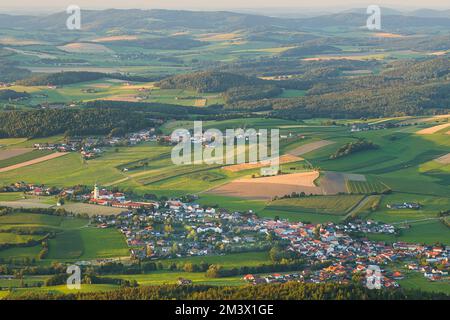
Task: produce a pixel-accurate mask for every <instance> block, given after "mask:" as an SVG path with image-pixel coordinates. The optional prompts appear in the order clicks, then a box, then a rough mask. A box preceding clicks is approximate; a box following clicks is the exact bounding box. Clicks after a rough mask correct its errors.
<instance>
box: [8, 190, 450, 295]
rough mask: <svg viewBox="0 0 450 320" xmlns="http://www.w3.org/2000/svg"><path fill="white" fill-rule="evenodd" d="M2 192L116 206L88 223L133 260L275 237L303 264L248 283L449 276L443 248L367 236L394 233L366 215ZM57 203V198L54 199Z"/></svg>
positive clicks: (218, 250) (448, 250)
mask: <svg viewBox="0 0 450 320" xmlns="http://www.w3.org/2000/svg"><path fill="white" fill-rule="evenodd" d="M3 190H4V191H5V190H7V191H23V192H24V193H26V194H32V195H39V196H55V197H57V198H59V199H64V198H66V199H70V201H79V202H84V203H90V204H94V205H101V206H112V207H116V208H123V212H122V213H120V214H118V215H108V216H105V215H95V216H92V217H91V218H90V219H91V222H90V224H91V226H94V227H97V228H116V229H118V230H119V231H120V232H121V233H122V234H123V235H124V237H125V240H126V242H127V245H128V247H129V249H130V255H131V258H132V260H139V261H144V260H159V259H166V258H182V257H195V256H209V255H224V254H229V253H240V252H252V251H253V252H254V251H269V250H270V249H271V248H273V245H274V243H278V244H282V250H283V251H284V252H288V253H291V254H292V256H294V257H296V259H302V260H304V261H306V262H307V266H306V267H304V268H302V270H301V271H300V272H293V273H287V274H280V273H275V274H271V275H265V276H263V275H256V274H250V275H246V276H245V277H244V280H246V281H247V282H249V283H252V284H260V283H273V282H286V281H304V282H312V283H323V282H339V283H348V282H349V281H351V280H352V279H353V277H354V276H355V275H361V274H363V275H364V274H365V273H366V270H368V268H369V267H370V266H377V267H379V268H381V270H382V271H383V273H382V274H383V276H382V283H383V286H384V287H398V286H399V284H398V280H401V279H403V278H404V274H403V273H402V272H401V271H399V270H398V269H399V266H402V267H403V268H404V269H406V270H409V271H414V272H418V273H421V274H423V276H424V277H425V278H426V279H428V280H430V281H448V280H449V276H448V271H449V268H450V264H449V261H448V257H449V254H450V246H448V245H447V246H445V245H443V244H441V245H438V244H436V245H434V246H426V245H421V244H414V243H403V242H395V243H393V244H388V243H385V242H381V241H372V240H369V239H368V238H367V236H368V235H370V234H385V235H396V234H397V232H398V230H397V229H396V228H395V227H394V226H393V225H390V224H385V223H381V222H376V221H371V220H353V221H349V222H342V223H331V222H329V223H323V224H306V223H302V222H290V221H288V220H279V219H276V220H274V219H268V218H261V217H259V216H258V215H256V213H255V212H253V211H252V210H250V211H246V212H237V211H229V210H226V209H223V208H212V207H204V206H201V205H199V204H198V203H196V202H195V199H197V198H196V197H195V196H192V197H190V199H189V201H187V200H186V199H183V201H182V200H181V199H168V200H162V199H159V200H158V199H154V200H152V201H148V200H147V201H137V200H135V199H134V200H130V199H128V197H127V195H126V193H124V192H119V191H117V190H114V191H113V190H108V189H105V188H100V187H98V186H97V185H95V186H94V189H93V190H92V189H89V188H88V187H78V188H64V189H57V188H54V187H46V186H35V185H32V184H26V183H23V182H22V183H16V184H13V185H10V186H7V187H3ZM59 201H60V200H59Z"/></svg>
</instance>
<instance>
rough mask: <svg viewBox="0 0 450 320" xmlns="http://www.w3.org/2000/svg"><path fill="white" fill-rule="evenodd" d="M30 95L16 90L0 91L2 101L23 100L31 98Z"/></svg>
mask: <svg viewBox="0 0 450 320" xmlns="http://www.w3.org/2000/svg"><path fill="white" fill-rule="evenodd" d="M29 97H30V94H29V93H27V92H17V91H14V90H9V89H6V90H0V100H16V99H23V98H29Z"/></svg>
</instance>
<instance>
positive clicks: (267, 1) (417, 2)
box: [0, 0, 450, 11]
mask: <svg viewBox="0 0 450 320" xmlns="http://www.w3.org/2000/svg"><path fill="white" fill-rule="evenodd" d="M0 2H3V3H0V8H3V9H6V8H8V9H13V10H21V11H27V9H28V10H29V9H30V8H41V9H44V8H45V9H52V10H58V11H59V10H64V8H66V7H67V6H68V5H70V4H76V5H79V6H80V7H82V8H83V7H84V8H87V9H88V8H143V9H144V8H168V9H173V8H180V9H202V8H204V9H227V8H228V9H232V8H236V9H237V8H263V7H292V8H294V7H296V8H318V7H320V8H327V7H329V8H331V7H333V8H337V7H342V8H350V7H367V6H368V5H371V4H376V5H379V6H388V7H402V8H405V9H408V8H410V9H411V10H413V9H416V8H425V7H427V8H431V7H440V8H449V7H450V2H449V0H367V1H364V0H314V1H311V0H308V1H307V0H40V1H36V0H14V1H6V0H0Z"/></svg>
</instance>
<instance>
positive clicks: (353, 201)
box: [267, 195, 364, 216]
mask: <svg viewBox="0 0 450 320" xmlns="http://www.w3.org/2000/svg"><path fill="white" fill-rule="evenodd" d="M363 199H364V197H363V196H359V195H347V196H322V197H321V196H310V197H305V198H292V199H281V200H275V201H273V202H271V203H270V204H269V205H268V206H267V208H268V209H270V210H280V211H288V212H289V211H290V212H296V211H299V212H306V213H314V214H321V213H325V214H330V215H338V216H342V215H345V214H347V213H348V212H349V211H350V210H352V209H353V208H354V207H355V206H356V205H357V204H358V203H359V202H361V201H362V200H363Z"/></svg>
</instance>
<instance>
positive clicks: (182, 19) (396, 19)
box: [0, 9, 450, 32]
mask: <svg viewBox="0 0 450 320" xmlns="http://www.w3.org/2000/svg"><path fill="white" fill-rule="evenodd" d="M387 10H388V9H386V11H387ZM387 12H388V13H386V14H385V15H384V16H383V27H384V28H386V29H395V28H407V27H430V26H439V27H449V28H450V10H446V11H437V10H431V9H422V10H417V11H414V12H411V13H409V14H404V13H403V14H402V13H400V12H397V11H395V10H392V9H389V11H387ZM67 17H68V15H67V14H66V13H65V12H60V13H55V14H51V15H47V16H25V15H19V16H13V15H7V14H0V28H6V29H16V28H23V29H30V30H56V29H61V28H64V27H65V24H66V20H67ZM366 20H367V14H366V13H365V10H363V9H353V10H350V11H347V12H341V13H335V14H329V15H322V16H316V17H309V18H278V17H269V16H263V15H257V14H245V13H235V12H228V11H180V10H159V9H158V10H140V9H127V10H119V9H108V10H101V11H94V10H87V11H83V12H82V25H83V30H85V31H94V32H101V31H106V30H109V29H111V28H122V29H125V30H136V29H167V28H171V29H174V28H188V29H211V30H220V31H229V30H237V29H255V28H256V29H269V28H272V29H273V28H281V29H292V30H299V29H301V28H321V27H355V28H358V27H361V26H364V25H365V23H366Z"/></svg>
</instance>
